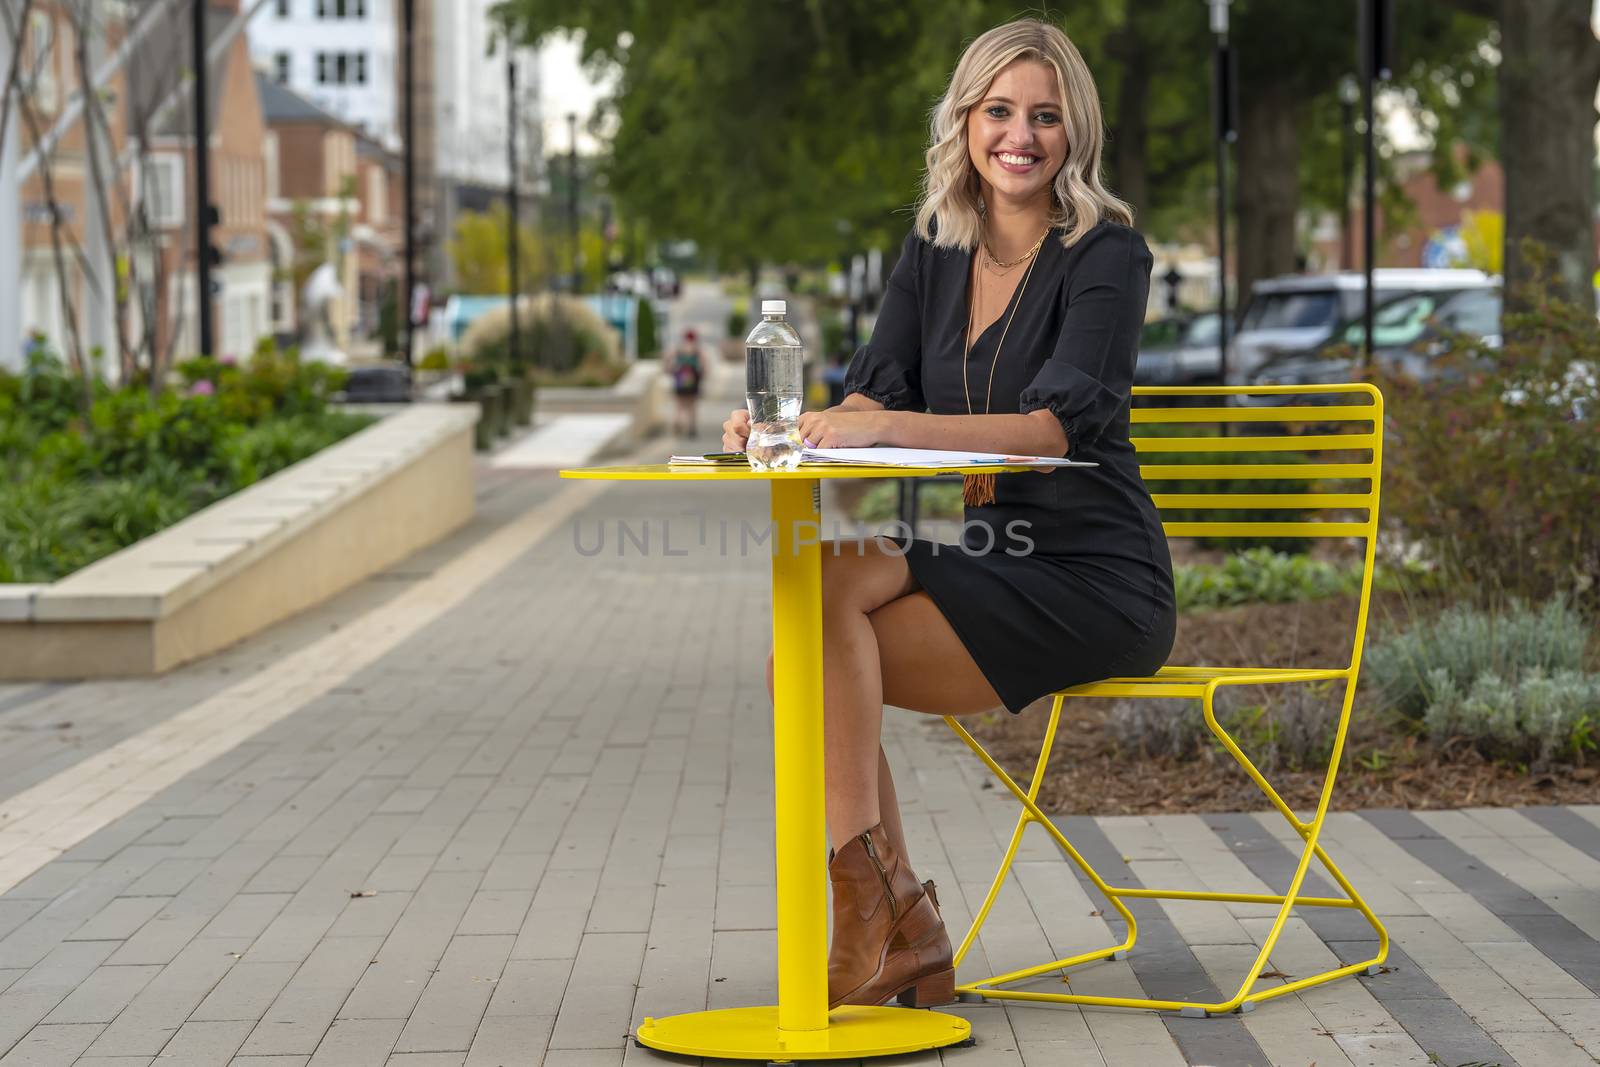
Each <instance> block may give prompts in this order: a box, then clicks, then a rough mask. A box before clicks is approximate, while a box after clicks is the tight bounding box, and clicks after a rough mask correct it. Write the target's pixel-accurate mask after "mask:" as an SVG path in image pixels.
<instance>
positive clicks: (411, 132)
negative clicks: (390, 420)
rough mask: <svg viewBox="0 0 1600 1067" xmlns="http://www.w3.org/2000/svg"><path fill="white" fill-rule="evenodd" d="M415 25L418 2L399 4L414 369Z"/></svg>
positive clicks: (404, 350)
mask: <svg viewBox="0 0 1600 1067" xmlns="http://www.w3.org/2000/svg"><path fill="white" fill-rule="evenodd" d="M415 21H416V8H415V0H401V3H400V70H401V74H400V81H401V88H400V100H401V119H400V121H401V125H402V132H401V137H402V138H403V139H404V141H405V154H404V156H403V157H402V166H403V169H404V173H405V178H404V181H405V201H406V219H405V253H404V255H405V272H404V274H405V292H404V293H403V294H402V295H401V298H400V303H401V304H402V305H403V314H404V315H405V319H404V322H405V334H404V337H405V340H404V343H403V345H402V347H401V349H400V357H401V358H402V359H404V360H405V363H406V366H407V367H408V368H409V367H410V366H411V354H412V351H413V350H414V348H415V346H416V342H415V341H414V340H413V336H414V334H415V332H416V325H417V320H416V312H415V309H414V308H413V304H414V302H415V300H416V292H417V206H416V205H417V149H416V116H415V114H414V112H415V111H416V90H415V81H416V78H415V74H416V66H415V64H416V56H415V51H414V49H413V48H412V41H411V36H412V26H413V23H414V22H415Z"/></svg>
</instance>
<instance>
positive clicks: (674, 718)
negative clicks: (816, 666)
mask: <svg viewBox="0 0 1600 1067" xmlns="http://www.w3.org/2000/svg"><path fill="white" fill-rule="evenodd" d="M706 443H709V441H708V442H706ZM480 475H481V476H480V514H479V517H478V518H477V519H476V520H475V521H474V523H473V524H472V525H471V526H470V527H469V528H467V529H466V530H463V531H462V532H461V533H460V534H458V535H457V536H455V537H453V538H452V539H450V540H449V541H448V542H446V543H444V544H441V545H439V546H435V547H434V548H432V549H430V550H429V551H427V552H425V553H423V554H421V555H419V556H418V557H416V558H414V559H413V560H410V561H407V562H406V563H405V564H402V565H400V566H398V567H396V568H394V569H393V570H392V571H390V572H388V573H386V574H384V575H381V576H379V577H377V578H375V579H374V580H372V581H370V582H368V583H365V584H364V585H363V586H361V587H360V588H358V589H356V590H353V591H352V592H351V593H349V594H347V595H346V596H343V597H341V598H339V599H338V600H336V601H335V602H333V603H331V604H329V605H325V606H324V607H323V608H321V609H318V610H317V611H316V612H312V613H309V614H307V615H306V616H303V617H301V618H300V619H297V620H295V621H294V622H293V623H290V624H287V625H285V626H282V627H279V628H278V629H276V630H274V631H273V632H271V633H268V634H265V635H262V636H261V637H259V638H257V639H255V640H253V641H251V642H248V643H246V644H245V645H243V646H241V647H239V648H237V649H234V650H232V651H230V652H228V653H225V654H224V655H221V656H218V657H214V658H213V659H211V660H208V661H206V662H204V663H201V664H196V665H193V666H191V667H189V668H185V669H184V670H181V671H178V672H176V673H174V674H172V675H170V676H168V677H166V678H162V679H159V680H154V681H133V682H94V683H82V684H77V685H61V686H5V687H0V736H3V737H4V738H5V746H4V749H3V750H0V888H3V889H4V892H3V893H0V1065H3V1067H12V1065H16V1064H38V1065H46V1064H69V1063H75V1062H78V1063H83V1064H100V1065H104V1067H111V1065H117V1067H145V1065H150V1064H162V1065H165V1064H178V1065H191V1064H192V1065H202V1064H225V1063H230V1062H231V1063H239V1064H286V1065H287V1064H306V1063H312V1064H317V1065H323V1064H332V1065H352V1067H356V1065H364V1064H386V1063H387V1064H397V1065H400V1064H413V1065H426V1067H433V1065H461V1064H472V1065H478V1064H516V1065H539V1064H541V1063H542V1064H545V1065H548V1067H589V1065H595V1067H607V1065H610V1067H616V1065H624V1064H625V1065H628V1067H634V1065H640V1064H650V1063H660V1062H669V1061H670V1058H663V1057H658V1056H656V1055H655V1054H653V1053H649V1052H646V1051H644V1050H641V1049H638V1048H634V1047H632V1046H631V1045H630V1044H629V1043H628V1042H627V1040H626V1034H627V1032H628V1030H629V1027H630V1026H631V1025H633V1024H634V1023H636V1022H637V1021H638V1019H639V1018H640V1016H641V1015H642V1014H644V1013H646V1012H648V1013H650V1014H653V1015H663V1014H668V1013H672V1012H676V1011H684V1010H692V1009H697V1008H703V1007H706V1006H708V1005H709V1006H712V1007H720V1006H732V1005H737V1004H745V1003H755V1002H763V1001H768V1000H770V999H771V998H772V997H773V996H774V995H775V990H774V982H773V903H772V857H771V847H772V846H771V786H770V767H771V753H770V716H769V713H768V705H767V699H766V695H765V691H764V687H763V683H762V677H761V664H762V658H763V656H764V654H765V651H766V645H767V635H768V601H767V577H766V560H765V559H764V558H762V557H761V556H760V555H759V553H758V551H757V550H755V549H752V551H751V552H750V553H749V554H743V555H741V554H740V553H739V551H738V531H739V524H740V522H741V521H749V522H759V521H763V520H764V516H765V502H764V497H763V494H762V493H761V491H760V489H759V488H758V487H754V486H751V487H740V488H729V487H721V488H720V489H715V488H707V487H694V486H689V485H682V486H671V487H664V486H660V485H631V486H615V485H613V486H606V485H602V484H592V483H557V482H556V481H555V480H554V479H553V478H552V477H551V476H550V475H549V474H548V473H540V472H526V471H516V470H492V469H488V468H487V467H485V468H484V469H483V470H482V471H481V472H480ZM645 519H648V520H649V526H648V533H646V526H645V524H644V520H645ZM624 527H626V531H627V535H626V536H621V537H619V534H623V533H624ZM702 528H703V529H704V530H705V531H706V536H705V539H704V541H702V540H701V537H700V531H701V529H702ZM724 529H726V530H729V531H730V542H729V544H730V547H729V553H728V554H727V555H723V554H722V553H721V552H720V551H719V550H718V546H719V532H720V531H722V530H724ZM664 537H665V543H664ZM641 539H647V543H648V545H649V549H648V551H642V550H641V549H640V548H639V547H638V545H639V544H640V543H641ZM668 544H670V547H671V552H672V553H673V554H672V555H670V556H669V555H668V554H666V551H665V549H666V547H667V545H668ZM596 546H599V549H598V553H597V554H587V555H586V554H585V553H595V551H596ZM680 551H685V552H686V554H684V555H677V553H678V552H680ZM888 746H889V750H890V756H891V760H892V761H893V763H894V765H895V767H896V770H897V776H898V781H899V784H900V787H901V792H902V797H903V799H904V801H905V806H906V813H907V825H908V832H909V835H910V837H911V840H912V842H913V849H914V857H915V860H916V863H917V869H918V872H919V874H921V875H922V876H924V877H932V878H934V879H936V880H937V881H938V882H939V884H940V887H941V900H942V901H943V903H944V908H945V915H946V918H947V920H948V921H949V923H950V924H951V926H952V927H953V928H954V929H955V930H957V931H959V930H960V929H962V928H964V925H965V923H966V921H967V917H968V915H969V912H970V909H971V908H972V907H973V906H974V905H975V904H976V902H977V901H978V900H980V899H981V895H982V891H983V889H984V886H985V882H986V880H987V877H988V875H989V873H990V871H991V870H992V867H993V864H994V863H995V862H996V861H997V859H998V855H999V850H1000V848H1001V846H1002V844H1003V842H1004V839H1005V837H1006V835H1007V834H1008V833H1009V831H1010V827H1011V820H1012V818H1013V811H1012V808H1011V806H1010V805H1009V804H1008V803H1006V801H1005V797H1004V794H1003V793H1001V792H999V791H998V790H995V789H991V788H986V787H985V783H984V776H983V774H982V768H981V767H980V766H979V765H978V764H977V763H976V762H975V761H974V760H973V759H971V758H970V757H969V756H968V755H966V753H965V750H964V748H961V747H959V746H958V745H957V743H956V742H954V741H953V740H951V739H949V737H948V736H947V735H946V734H945V732H944V731H943V727H942V725H940V724H938V723H937V722H929V721H926V720H922V719H920V718H918V717H916V716H913V715H910V714H908V713H896V714H894V715H892V716H891V723H890V728H889V734H888ZM1275 819H1276V817H1275V816H1263V815H1255V814H1230V815H1204V816H1175V817H1156V818H1143V817H1127V818H1097V819H1089V818H1081V817H1069V818H1068V819H1067V820H1066V822H1065V828H1066V830H1067V832H1068V834H1069V835H1070V836H1072V837H1073V838H1074V839H1075V840H1076V841H1077V842H1079V843H1080V846H1081V847H1082V848H1083V850H1084V851H1085V852H1086V853H1087V854H1088V855H1089V856H1090V858H1091V859H1092V860H1093V861H1094V862H1096V863H1097V864H1100V865H1101V869H1102V870H1103V871H1105V872H1106V873H1107V874H1108V877H1112V878H1113V880H1121V881H1124V882H1127V883H1134V882H1145V883H1148V884H1156V883H1161V884H1175V883H1182V882H1186V881H1187V882H1192V883H1193V884H1195V885H1196V886H1201V885H1213V886H1222V885H1234V886H1240V887H1250V886H1255V885H1281V884H1282V883H1283V882H1284V881H1285V880H1286V878H1287V872H1288V870H1289V867H1290V864H1291V862H1292V861H1291V854H1290V852H1289V851H1288V850H1287V849H1286V848H1285V842H1284V837H1285V829H1284V827H1283V826H1282V824H1281V822H1275ZM1328 832H1329V834H1330V835H1331V838H1332V841H1333V843H1334V845H1335V846H1336V852H1335V855H1337V856H1339V857H1340V858H1341V859H1342V860H1344V861H1345V862H1346V869H1347V871H1348V872H1349V873H1350V874H1351V876H1352V877H1353V878H1354V879H1355V880H1356V881H1357V882H1358V884H1359V885H1360V886H1361V887H1362V888H1363V889H1364V890H1365V891H1366V892H1367V893H1368V895H1369V899H1370V900H1371V901H1372V902H1373V904H1374V905H1375V906H1376V907H1377V908H1378V909H1379V910H1380V912H1381V913H1382V914H1383V915H1384V917H1385V918H1386V920H1387V921H1388V923H1389V928H1390V930H1391V932H1392V933H1393V935H1394V937H1395V950H1394V952H1393V954H1392V956H1391V958H1390V963H1391V967H1390V969H1389V971H1388V972H1387V973H1384V974H1382V975H1379V976H1376V977H1372V978H1361V979H1349V980H1345V981H1341V982H1338V983H1335V984H1333V985H1331V986H1325V987H1321V988H1319V989H1315V990H1311V991H1308V992H1305V993H1303V994H1300V995H1297V996H1287V997H1283V998H1280V999H1277V1000H1273V1001H1270V1002H1267V1003H1264V1004H1262V1005H1261V1006H1260V1007H1259V1008H1258V1009H1257V1010H1256V1011H1254V1012H1252V1013H1250V1014H1247V1015H1243V1016H1231V1017H1227V1018H1219V1019H1205V1020H1194V1019H1183V1018H1174V1017H1166V1016H1157V1015H1153V1014H1147V1013H1128V1012H1114V1011H1097V1010H1090V1011H1079V1010H1078V1009H1076V1008H1065V1009H1063V1008H1056V1007H1038V1006H1024V1005H1011V1006H1002V1005H999V1004H982V1005H970V1006H962V1007H960V1008H958V1009H957V1010H959V1011H960V1012H962V1013H963V1014H965V1015H966V1016H967V1017H969V1018H970V1019H971V1020H972V1021H973V1024H974V1030H975V1032H976V1034H977V1037H978V1043H977V1045H976V1046H975V1047H973V1048H970V1049H962V1050H952V1051H948V1052H945V1053H942V1054H928V1055H925V1056H916V1057H903V1058H900V1059H899V1060H898V1061H897V1062H899V1063H907V1062H914V1063H923V1064H932V1063H935V1062H944V1063H948V1064H951V1065H956V1064H959V1065H961V1067H989V1065H996V1067H1014V1065H1020V1067H1045V1065H1049V1067H1055V1065H1061V1064H1078V1063H1085V1064H1104V1065H1107V1067H1120V1065H1130V1067H1146V1065H1152V1067H1162V1065H1169V1064H1170V1065H1180V1064H1210V1065H1224V1064H1225V1065H1245V1064H1257V1065H1265V1064H1280V1065H1293V1067H1306V1065H1308V1064H1313V1063H1314V1064H1317V1065H1318V1067H1330V1065H1347V1064H1349V1065H1373V1067H1396V1065H1413V1064H1414V1065H1418V1067H1421V1065H1424V1064H1429V1063H1444V1064H1450V1065H1461V1064H1502V1065H1505V1067H1510V1065H1512V1064H1522V1065H1524V1067H1534V1065H1538V1067H1565V1065H1569V1064H1570V1065H1584V1064H1587V1065H1592V1064H1594V1063H1595V1062H1596V1053H1600V999H1597V996H1596V993H1597V991H1600V807H1595V806H1585V807H1576V808H1546V809H1525V810H1520V811H1490V810H1476V809H1474V810H1468V811H1462V812H1445V813H1418V814H1415V815H1413V814H1409V813H1405V812H1385V811H1375V812H1364V813H1360V814H1341V815H1338V816H1335V817H1334V818H1333V819H1332V820H1331V822H1330V824H1329V831H1328ZM7 857H10V858H9V859H7ZM19 857H20V858H19ZM1312 891H1313V892H1322V891H1325V890H1324V889H1322V888H1320V887H1313V889H1312ZM1103 910H1104V909H1103V904H1102V902H1100V901H1097V900H1095V899H1093V898H1092V897H1091V896H1089V895H1088V894H1087V893H1086V892H1085V890H1084V886H1083V884H1082V882H1081V881H1080V880H1079V879H1078V878H1076V877H1074V875H1073V874H1072V873H1071V870H1070V869H1069V868H1068V867H1067V866H1066V865H1065V864H1063V863H1062V862H1061V860H1060V858H1059V856H1057V855H1055V854H1054V850H1053V848H1052V847H1051V846H1050V845H1049V842H1048V840H1047V839H1046V838H1045V837H1044V836H1043V835H1042V834H1040V835H1038V836H1037V837H1035V838H1030V839H1029V843H1028V844H1027V846H1025V852H1024V855H1023V861H1022V862H1021V863H1020V864H1019V867H1018V875H1017V877H1016V878H1015V879H1013V880H1012V881H1011V882H1010V883H1009V884H1008V885H1007V887H1006V889H1005V891H1004V893H1003V894H1002V897H1001V900H1000V902H999V905H998V907H997V910H996V913H995V915H994V917H993V919H992V920H991V923H990V925H989V926H988V927H987V928H986V932H985V934H984V937H983V939H982V941H981V943H980V945H979V948H978V950H977V951H975V952H974V953H973V955H972V957H971V958H970V960H969V968H968V969H967V970H966V971H965V972H964V977H968V978H970V977H977V976H981V975H982V974H988V973H994V972H995V971H996V970H998V969H1002V968H1009V967H1012V966H1018V965H1021V964H1024V963H1027V962H1032V961H1036V960H1039V959H1043V958H1045V953H1047V952H1054V953H1056V954H1058V955H1064V954H1066V953H1067V952H1068V951H1070V950H1071V949H1073V948H1075V947H1080V946H1085V945H1094V944H1104V943H1107V942H1108V941H1109V940H1110V939H1112V938H1114V937H1115V936H1116V932H1115V930H1114V928H1113V927H1114V924H1111V923H1109V922H1108V921H1107V919H1106V918H1105V916H1104V915H1103V914H1102V911H1103ZM1143 912H1144V916H1145V918H1146V920H1147V921H1144V922H1142V926H1143V928H1144V931H1143V935H1142V938H1141V941H1140V943H1139V950H1138V951H1136V952H1135V953H1134V955H1133V956H1132V957H1131V958H1130V959H1129V960H1128V961H1126V962H1120V963H1104V964H1100V965H1097V966H1095V967H1093V968H1089V969H1086V970H1084V971H1081V972H1079V973H1076V974H1074V976H1073V979H1072V987H1073V988H1074V989H1076V990H1078V991H1080V992H1086V993H1097V992H1098V993H1112V992H1123V993H1133V994H1135V995H1137V993H1138V991H1139V990H1145V991H1147V992H1149V993H1151V994H1154V995H1173V994H1176V993H1182V994H1183V995H1189V996H1202V997H1203V996H1209V995H1214V993H1215V991H1216V990H1218V989H1221V988H1224V987H1226V986H1228V984H1229V983H1230V981H1232V980H1234V975H1235V974H1236V973H1237V971H1238V969H1239V968H1241V967H1243V966H1244V964H1245V962H1246V961H1247V960H1248V958H1249V957H1250V956H1251V955H1252V954H1253V947H1252V946H1253V945H1254V944H1255V943H1256V942H1255V939H1256V938H1258V937H1260V936H1261V935H1262V934H1263V932H1264V930H1265V927H1266V923H1265V920H1264V919H1263V918H1261V915H1262V911H1261V909H1259V908H1252V907H1249V906H1237V907H1234V906H1228V905H1221V904H1207V903H1189V904H1167V905H1157V904H1153V903H1152V904H1148V905H1145V906H1144V908H1143ZM1347 919H1348V916H1343V915H1332V916H1331V917H1330V916H1317V917H1314V918H1313V919H1312V920H1311V921H1310V922H1309V923H1307V922H1302V921H1296V922H1294V923H1293V924H1292V925H1291V926H1290V927H1289V929H1288V932H1287V934H1286V935H1285V938H1284V940H1283V942H1282V944H1281V946H1280V949H1279V951H1278V952H1277V954H1276V955H1275V956H1274V958H1273V961H1272V963H1273V966H1274V967H1275V968H1276V969H1277V970H1279V971H1281V972H1283V973H1285V974H1288V975H1294V974H1303V973H1308V971H1309V969H1310V968H1322V967H1325V966H1327V965H1328V964H1329V962H1330V961H1332V960H1334V959H1335V958H1340V957H1342V958H1359V956H1360V954H1361V953H1362V952H1364V951H1365V945H1363V944H1361V943H1359V942H1356V941H1352V940H1350V939H1352V938H1359V937H1360V936H1362V935H1361V934H1360V933H1359V931H1356V930H1355V929H1354V928H1353V927H1351V925H1350V924H1349V923H1348V922H1347V921H1345V920H1347ZM1041 988H1056V989H1059V988H1061V986H1060V981H1059V979H1048V980H1045V981H1043V982H1041ZM676 1062H683V1061H676Z"/></svg>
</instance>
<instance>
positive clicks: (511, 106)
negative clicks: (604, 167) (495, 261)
mask: <svg viewBox="0 0 1600 1067" xmlns="http://www.w3.org/2000/svg"><path fill="white" fill-rule="evenodd" d="M506 166H507V173H508V174H509V175H510V176H511V180H510V184H509V185H508V186H507V188H506V199H507V201H509V207H510V211H511V225H510V226H508V227H506V259H507V267H508V270H509V274H510V279H509V280H510V285H509V286H508V288H509V289H510V291H511V292H510V296H511V337H510V341H511V365H512V367H514V368H521V366H522V329H521V324H520V323H519V322H518V321H517V298H518V297H519V296H521V295H522V275H521V272H520V270H519V264H518V260H519V259H520V258H521V255H522V241H521V236H520V234H519V233H518V232H517V227H518V226H519V224H520V222H521V219H522V213H521V211H520V210H519V207H520V204H519V202H518V199H517V186H518V185H519V184H520V181H519V178H520V176H519V175H518V174H517V56H516V52H515V51H514V50H513V48H512V45H511V31H510V27H509V24H508V26H507V29H506Z"/></svg>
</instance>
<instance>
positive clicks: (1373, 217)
mask: <svg viewBox="0 0 1600 1067" xmlns="http://www.w3.org/2000/svg"><path fill="white" fill-rule="evenodd" d="M1360 11H1361V18H1360V23H1361V25H1360V27H1359V28H1360V35H1359V36H1360V47H1361V93H1362V110H1363V112H1364V116H1365V118H1366V129H1365V130H1363V131H1362V140H1363V149H1364V156H1365V173H1364V174H1363V175H1362V176H1361V180H1362V186H1363V189H1362V204H1361V215H1362V218H1361V231H1362V243H1363V245H1364V247H1363V248H1362V250H1361V253H1362V255H1361V258H1362V264H1361V269H1362V273H1363V275H1364V278H1363V281H1364V283H1365V284H1364V289H1363V292H1362V298H1361V365H1362V366H1363V367H1370V366H1371V365H1372V328H1373V321H1372V320H1373V297H1374V295H1375V294H1374V292H1373V281H1372V271H1373V264H1374V263H1375V262H1376V259H1377V244H1378V219H1377V211H1378V148H1377V120H1376V109H1375V106H1374V98H1375V97H1376V96H1377V90H1378V81H1379V80H1380V79H1383V78H1387V77H1388V76H1389V42H1390V40H1391V39H1392V35H1393V28H1392V26H1391V25H1390V22H1389V20H1390V18H1391V17H1392V14H1393V9H1392V8H1391V7H1390V4H1389V2H1388V0H1361V4H1360Z"/></svg>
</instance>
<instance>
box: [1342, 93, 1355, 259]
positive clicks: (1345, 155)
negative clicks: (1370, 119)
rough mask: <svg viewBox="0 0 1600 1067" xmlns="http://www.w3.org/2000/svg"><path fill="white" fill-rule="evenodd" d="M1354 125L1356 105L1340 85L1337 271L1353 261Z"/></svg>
mask: <svg viewBox="0 0 1600 1067" xmlns="http://www.w3.org/2000/svg"><path fill="white" fill-rule="evenodd" d="M1355 124H1356V104H1355V101H1354V100H1352V99H1350V96H1349V94H1347V93H1346V92H1345V89H1344V87H1343V86H1342V85H1341V86H1340V89H1339V269H1340V270H1349V269H1350V265H1351V263H1352V262H1353V261H1354V260H1355V249H1353V248H1351V247H1350V246H1351V244H1352V243H1353V241H1354V237H1355V235H1354V234H1352V233H1351V232H1350V177H1351V174H1352V173H1353V172H1354V171H1355V167H1356V158H1355V153H1354V152H1353V151H1352V150H1351V149H1352V148H1353V146H1354V141H1353V140H1352V139H1351V136H1350V133H1351V127H1353V126H1354V125H1355Z"/></svg>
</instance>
